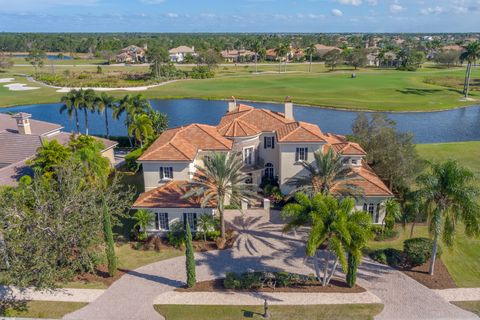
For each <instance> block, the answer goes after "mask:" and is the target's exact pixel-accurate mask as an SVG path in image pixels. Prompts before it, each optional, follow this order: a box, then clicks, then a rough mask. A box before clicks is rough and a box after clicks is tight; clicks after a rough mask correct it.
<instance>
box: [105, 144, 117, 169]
mask: <svg viewBox="0 0 480 320" xmlns="http://www.w3.org/2000/svg"><path fill="white" fill-rule="evenodd" d="M102 156H104V157H105V158H107V159H108V161H110V164H111V165H112V166H114V165H115V154H114V152H113V148H110V149H108V150H105V151H103V152H102Z"/></svg>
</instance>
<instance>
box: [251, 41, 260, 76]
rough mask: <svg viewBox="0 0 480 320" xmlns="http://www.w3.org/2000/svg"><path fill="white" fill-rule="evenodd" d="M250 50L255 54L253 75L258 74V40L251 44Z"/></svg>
mask: <svg viewBox="0 0 480 320" xmlns="http://www.w3.org/2000/svg"><path fill="white" fill-rule="evenodd" d="M252 50H253V52H255V73H258V65H257V63H258V53H259V52H260V50H262V43H261V42H260V41H258V40H256V41H255V42H254V43H253V44H252Z"/></svg>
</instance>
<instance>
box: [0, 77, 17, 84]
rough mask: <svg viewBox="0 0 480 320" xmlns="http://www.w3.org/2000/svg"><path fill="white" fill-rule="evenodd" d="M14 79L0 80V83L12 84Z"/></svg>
mask: <svg viewBox="0 0 480 320" xmlns="http://www.w3.org/2000/svg"><path fill="white" fill-rule="evenodd" d="M13 80H15V78H0V83H7V82H13Z"/></svg>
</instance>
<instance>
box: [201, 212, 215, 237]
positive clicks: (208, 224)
mask: <svg viewBox="0 0 480 320" xmlns="http://www.w3.org/2000/svg"><path fill="white" fill-rule="evenodd" d="M215 226H216V221H215V218H214V217H213V216H212V215H209V214H202V215H201V216H200V217H199V218H198V229H199V230H200V231H202V233H203V242H204V244H206V243H207V233H208V232H209V231H212V230H213V229H214V228H215Z"/></svg>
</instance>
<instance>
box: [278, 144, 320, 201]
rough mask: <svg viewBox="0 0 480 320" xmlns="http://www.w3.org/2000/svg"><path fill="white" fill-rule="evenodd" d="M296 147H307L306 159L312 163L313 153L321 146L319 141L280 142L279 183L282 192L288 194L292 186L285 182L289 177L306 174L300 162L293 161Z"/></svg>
mask: <svg viewBox="0 0 480 320" xmlns="http://www.w3.org/2000/svg"><path fill="white" fill-rule="evenodd" d="M297 148H308V157H307V161H308V162H309V163H313V161H314V157H313V153H314V152H315V151H317V150H319V149H321V148H322V144H321V143H315V144H313V143H280V144H279V152H280V172H279V173H280V174H279V184H280V190H281V191H282V193H283V194H288V193H290V191H291V190H292V189H293V187H291V186H288V185H287V184H286V182H287V180H288V179H289V178H292V177H294V176H295V175H299V176H303V175H307V171H306V170H305V169H304V168H303V166H302V165H301V163H298V162H296V161H295V151H296V149H297Z"/></svg>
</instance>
